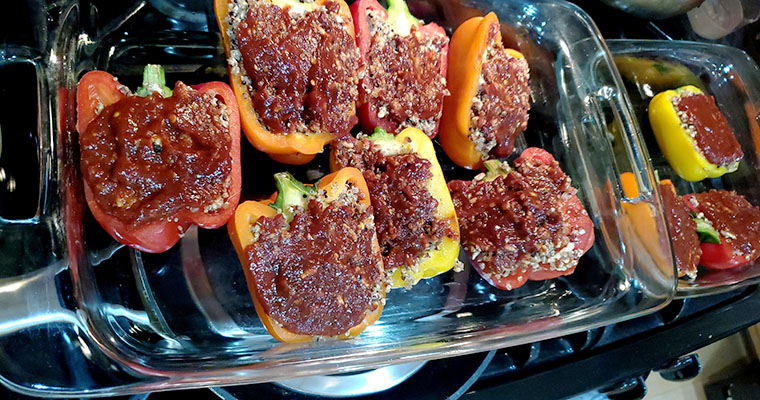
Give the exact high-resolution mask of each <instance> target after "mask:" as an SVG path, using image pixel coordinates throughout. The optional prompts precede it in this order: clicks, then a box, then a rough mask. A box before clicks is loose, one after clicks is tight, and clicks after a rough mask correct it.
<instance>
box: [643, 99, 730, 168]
mask: <svg viewBox="0 0 760 400" xmlns="http://www.w3.org/2000/svg"><path fill="white" fill-rule="evenodd" d="M684 92H692V93H700V94H701V93H702V91H701V90H699V89H698V88H697V87H695V86H683V87H680V88H678V89H675V90H666V91H664V92H661V93H658V94H657V95H656V96H654V98H653V99H652V101H651V102H650V103H649V122H650V124H651V126H652V131H653V132H654V137H655V139H657V144H658V145H659V146H660V150H661V151H662V154H663V155H664V156H665V158H666V159H667V160H668V163H669V164H670V166H671V167H672V168H673V169H674V170H675V171H676V173H677V174H678V175H679V176H680V177H681V178H683V179H686V180H687V181H692V182H698V181H701V180H703V179H705V178H717V177H720V176H722V175H724V174H727V173H729V172H734V171H736V169H737V168H738V167H739V163H738V162H736V163H734V164H732V165H731V166H730V168H729V167H726V166H718V165H715V164H712V163H710V162H709V161H708V160H707V159H706V158H705V156H704V155H703V154H702V153H701V152H700V151H698V150H697V146H696V143H695V140H694V138H692V137H691V136H690V135H689V132H688V131H687V130H685V129H684V128H683V127H682V124H681V119H680V118H679V117H678V114H677V111H676V109H675V107H673V104H672V103H671V100H672V99H673V98H674V97H677V96H679V95H680V94H682V93H684Z"/></svg>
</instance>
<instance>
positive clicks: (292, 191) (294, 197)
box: [272, 172, 317, 222]
mask: <svg viewBox="0 0 760 400" xmlns="http://www.w3.org/2000/svg"><path fill="white" fill-rule="evenodd" d="M274 182H275V185H276V186H277V200H276V201H275V202H274V204H272V207H273V208H275V209H277V210H279V211H281V212H282V214H283V215H284V216H285V220H286V221H288V222H290V221H291V220H292V219H293V214H292V213H291V211H290V208H291V207H292V206H296V207H301V208H306V205H307V204H308V203H309V198H310V197H311V196H312V195H314V194H315V193H316V192H317V190H316V188H315V187H314V186H307V185H304V184H303V183H301V182H299V181H297V180H296V178H294V177H293V175H291V174H290V173H288V172H278V173H276V174H274Z"/></svg>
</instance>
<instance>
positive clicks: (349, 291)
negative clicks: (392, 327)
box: [245, 199, 385, 336]
mask: <svg viewBox="0 0 760 400" xmlns="http://www.w3.org/2000/svg"><path fill="white" fill-rule="evenodd" d="M371 216H372V210H371V208H369V207H367V208H366V209H365V210H364V211H360V210H359V209H358V208H357V206H355V205H349V204H346V203H342V202H332V203H330V204H329V205H328V206H327V207H325V206H323V205H322V204H321V203H320V202H318V201H316V200H314V199H312V200H310V201H309V204H308V209H307V210H304V211H302V212H298V213H297V214H295V215H294V217H293V220H292V221H291V222H290V224H288V223H287V222H286V221H285V218H284V217H283V215H282V214H278V215H277V216H275V217H274V218H266V217H262V218H259V220H258V221H256V224H255V225H253V227H252V230H253V231H254V232H255V233H254V235H258V240H257V241H256V242H254V244H252V245H249V246H248V247H247V249H246V250H247V253H248V261H249V264H248V266H247V268H245V273H246V274H249V277H252V280H253V282H255V287H256V290H255V292H254V293H255V296H256V299H257V301H258V303H259V304H260V305H261V306H262V307H263V308H264V310H265V312H266V314H267V315H268V316H270V317H271V318H272V319H274V320H275V321H276V322H277V323H279V324H281V325H282V326H283V327H284V328H286V329H287V330H288V331H290V332H292V333H298V334H303V335H312V336H337V335H341V334H344V333H345V332H347V331H348V330H349V329H350V328H352V327H354V326H356V325H358V324H359V323H361V321H362V320H363V319H364V317H365V315H366V314H367V313H368V312H371V311H373V310H375V309H376V308H377V307H378V304H379V301H380V299H381V297H380V296H379V294H378V291H379V290H382V286H381V283H382V281H383V279H384V278H385V272H384V271H383V267H382V258H381V256H380V253H379V251H378V249H377V247H376V245H374V240H375V230H374V227H373V226H372V217H371Z"/></svg>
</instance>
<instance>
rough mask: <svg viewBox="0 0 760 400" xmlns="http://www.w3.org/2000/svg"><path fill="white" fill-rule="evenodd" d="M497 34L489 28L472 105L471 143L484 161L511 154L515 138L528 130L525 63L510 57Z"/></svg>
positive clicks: (496, 28) (528, 101)
mask: <svg viewBox="0 0 760 400" xmlns="http://www.w3.org/2000/svg"><path fill="white" fill-rule="evenodd" d="M498 33H499V25H498V24H492V25H491V26H490V28H489V32H488V47H487V49H486V52H485V54H484V55H483V64H482V67H481V70H480V82H479V84H478V91H477V93H476V95H475V97H474V98H473V101H472V119H471V120H470V140H471V141H472V142H473V143H475V149H476V150H478V151H479V152H480V153H481V154H483V159H484V160H486V159H489V158H493V157H497V158H499V157H508V156H509V155H511V154H512V152H513V151H514V149H515V140H516V139H517V136H518V135H520V133H522V132H523V131H524V130H525V128H527V126H528V110H529V109H530V85H529V82H528V80H529V68H528V62H527V61H525V59H524V58H518V57H513V56H511V55H509V54H508V53H507V51H506V49H505V48H504V47H503V46H502V44H501V39H500V37H499V36H498Z"/></svg>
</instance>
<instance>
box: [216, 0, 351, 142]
mask: <svg viewBox="0 0 760 400" xmlns="http://www.w3.org/2000/svg"><path fill="white" fill-rule="evenodd" d="M240 8H242V7H236V8H235V10H236V11H235V12H237V13H238V15H239V13H240ZM339 11H340V6H339V5H338V3H336V2H334V1H327V2H326V3H325V4H324V7H319V8H317V9H315V10H313V11H306V12H304V13H299V12H295V11H294V10H292V9H291V8H290V7H287V8H280V7H278V6H276V5H274V4H272V3H270V2H266V1H258V0H256V1H253V2H252V4H251V5H250V7H249V8H248V10H247V14H246V17H245V19H242V20H240V19H239V18H235V16H234V15H233V18H232V22H233V24H234V23H235V22H236V21H239V23H238V25H237V27H236V31H235V33H236V40H235V41H234V42H233V44H236V45H237V47H238V49H239V51H237V52H236V50H235V49H233V51H231V56H232V57H231V60H230V63H231V65H234V66H235V67H236V68H237V71H240V69H239V60H237V59H236V57H235V56H238V57H240V58H242V64H243V66H244V67H245V74H246V79H245V83H247V84H248V85H249V94H250V96H251V99H252V102H253V106H254V109H255V110H256V112H257V113H258V117H259V118H260V120H261V121H262V122H263V124H264V125H265V126H266V127H267V128H268V129H269V130H270V131H273V132H277V133H283V134H288V133H314V132H331V133H333V134H335V135H336V136H337V137H341V136H345V135H348V134H349V131H350V129H351V128H352V127H353V126H354V125H355V124H356V122H357V117H356V101H357V99H358V96H359V94H358V82H359V71H360V68H359V67H360V63H359V59H360V56H359V50H358V47H357V46H356V43H355V40H354V38H353V37H352V36H351V35H350V34H349V33H348V31H347V30H346V27H345V24H344V23H345V21H344V20H343V18H342V17H341V16H340V15H339ZM233 69H235V68H233Z"/></svg>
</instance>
